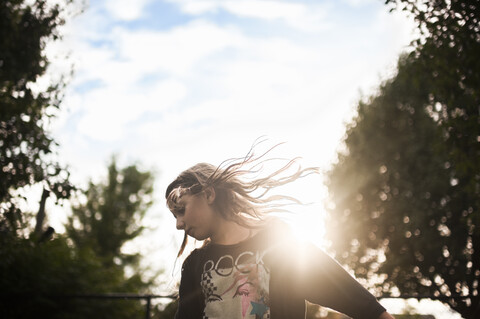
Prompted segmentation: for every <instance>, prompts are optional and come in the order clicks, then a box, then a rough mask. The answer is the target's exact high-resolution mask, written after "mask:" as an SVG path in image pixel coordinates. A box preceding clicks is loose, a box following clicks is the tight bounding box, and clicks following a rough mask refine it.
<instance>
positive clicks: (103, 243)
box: [66, 158, 153, 267]
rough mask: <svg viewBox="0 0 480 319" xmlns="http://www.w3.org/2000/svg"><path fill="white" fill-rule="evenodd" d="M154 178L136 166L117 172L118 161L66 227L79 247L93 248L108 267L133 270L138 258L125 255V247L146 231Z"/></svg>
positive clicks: (92, 188)
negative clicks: (122, 267) (144, 220)
mask: <svg viewBox="0 0 480 319" xmlns="http://www.w3.org/2000/svg"><path fill="white" fill-rule="evenodd" d="M152 192H153V176H152V174H151V173H150V172H148V171H147V172H141V171H139V170H138V168H137V167H136V166H135V165H131V166H128V167H125V168H123V169H120V170H119V169H118V168H117V164H116V160H115V158H113V159H112V161H111V163H110V164H109V166H108V177H107V181H106V182H104V183H98V184H94V183H92V182H90V185H89V187H88V190H87V191H86V194H85V195H86V203H83V204H78V205H76V206H73V208H72V216H71V217H69V219H68V223H67V225H66V230H67V234H68V236H69V237H70V238H71V239H72V240H73V242H74V243H75V245H76V246H77V247H86V246H89V247H92V248H93V249H94V251H95V252H96V253H97V255H98V256H99V257H100V258H102V260H103V262H104V264H105V266H107V267H110V266H113V265H115V264H117V265H121V266H126V265H132V266H134V265H135V264H136V262H137V261H138V257H139V256H138V254H134V255H131V254H130V255H129V254H125V253H122V251H121V248H122V246H123V244H124V243H125V242H127V241H129V240H132V239H134V238H135V237H137V236H138V235H140V233H141V232H142V231H143V229H144V227H143V226H141V220H142V218H143V216H144V215H145V212H146V211H147V209H148V208H149V207H150V205H151V204H152V199H151V195H152Z"/></svg>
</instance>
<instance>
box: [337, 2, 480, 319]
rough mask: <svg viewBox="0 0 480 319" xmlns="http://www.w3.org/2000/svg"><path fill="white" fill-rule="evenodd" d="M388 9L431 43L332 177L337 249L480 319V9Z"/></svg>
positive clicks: (407, 63) (418, 51)
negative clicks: (409, 19) (406, 16)
mask: <svg viewBox="0 0 480 319" xmlns="http://www.w3.org/2000/svg"><path fill="white" fill-rule="evenodd" d="M385 2H386V4H388V5H390V6H391V8H392V10H393V9H401V10H404V11H407V12H409V13H410V14H411V15H412V16H413V18H414V19H415V21H416V22H417V26H418V30H420V32H421V36H420V37H419V38H418V39H417V40H416V41H414V42H413V46H414V50H413V52H412V53H411V54H409V55H408V56H406V57H403V58H401V59H400V63H399V69H398V74H397V76H396V77H394V78H392V79H391V80H389V81H387V82H386V83H384V84H383V85H382V86H381V87H380V89H379V92H378V93H377V94H376V95H374V96H372V97H371V98H370V100H368V101H366V102H360V103H359V106H358V115H357V116H356V118H355V119H354V120H353V121H352V123H351V124H350V125H349V127H348V129H347V134H346V137H345V146H346V148H345V152H343V153H342V154H339V160H338V162H337V163H336V164H335V165H334V167H333V168H332V170H331V171H330V173H329V190H330V194H331V199H332V204H333V205H332V206H336V208H335V209H331V210H330V213H331V220H330V226H329V232H330V233H331V238H332V239H333V240H332V248H333V249H334V250H335V251H336V252H337V257H338V258H339V259H340V260H342V261H344V262H345V263H347V264H348V265H349V266H350V267H352V269H354V270H355V272H356V274H357V276H363V277H370V278H371V276H372V275H373V273H374V272H377V273H378V274H380V277H381V278H377V279H383V286H381V287H379V288H378V290H379V291H389V290H391V288H392V287H396V288H398V289H399V290H400V292H402V293H406V294H413V295H422V294H425V295H432V296H436V297H442V296H443V297H446V298H448V297H450V298H449V299H448V303H449V304H450V306H451V307H452V308H454V309H455V310H457V311H458V312H460V313H461V314H462V315H463V316H464V317H465V318H475V317H476V316H478V314H479V313H480V305H479V303H480V300H479V297H478V282H479V280H480V264H479V263H480V231H479V230H478V225H479V224H480V162H479V161H478V158H479V156H480V143H479V142H480V138H479V136H480V110H479V108H478V106H479V105H480V98H479V92H480V61H479V59H478V58H477V57H478V56H479V55H480V24H479V17H480V12H479V10H480V9H479V5H480V4H479V3H478V1H458V0H452V1H442V0H428V1H422V2H418V1H414V0H396V1H393V0H386V1H385ZM342 223H343V224H342ZM379 252H380V253H379ZM382 252H383V253H384V255H385V256H383V254H382ZM455 295H456V296H463V297H464V298H453V296H455Z"/></svg>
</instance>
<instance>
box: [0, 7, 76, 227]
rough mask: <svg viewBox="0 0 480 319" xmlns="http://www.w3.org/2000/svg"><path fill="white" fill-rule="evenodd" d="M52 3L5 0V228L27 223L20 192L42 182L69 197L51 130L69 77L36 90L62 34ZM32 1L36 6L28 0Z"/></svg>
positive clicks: (0, 190) (1, 14) (1, 217)
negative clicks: (49, 49)
mask: <svg viewBox="0 0 480 319" xmlns="http://www.w3.org/2000/svg"><path fill="white" fill-rule="evenodd" d="M46 2H47V1H34V2H31V1H23V0H3V1H0V105H1V111H0V167H1V169H0V230H3V231H6V230H7V229H9V230H13V231H15V230H16V229H18V228H19V227H21V225H20V224H21V220H22V216H21V211H20V210H19V208H18V207H17V206H18V205H16V202H17V201H18V198H16V196H15V195H14V191H15V190H16V189H18V188H21V187H24V186H27V185H32V184H35V183H39V182H42V183H43V184H44V187H46V188H48V189H49V190H51V191H53V192H54V193H55V194H56V195H57V198H67V197H68V196H69V195H70V192H71V190H72V186H71V185H70V184H69V182H68V173H67V172H66V171H65V170H63V169H62V168H61V167H60V165H59V164H58V163H57V162H55V161H53V160H52V159H51V156H50V157H49V155H51V153H52V151H53V149H54V146H55V142H54V141H53V139H52V138H51V137H50V136H49V133H48V131H47V130H46V127H47V124H48V121H49V120H50V119H51V117H52V114H53V113H54V110H55V109H57V108H58V106H59V103H60V100H61V92H62V89H63V86H64V84H65V83H64V81H63V80H60V81H58V82H57V83H53V84H51V85H50V87H49V88H47V89H46V90H44V91H42V92H37V91H35V90H34V89H33V87H34V86H35V84H36V83H37V80H38V78H39V77H40V76H42V75H44V74H45V72H46V70H47V67H48V60H47V58H46V56H45V53H44V48H45V44H46V42H47V41H49V40H55V39H57V38H58V37H59V35H58V33H57V28H58V26H60V25H62V24H63V20H62V19H61V13H62V9H61V6H60V5H53V6H52V5H47V4H46ZM27 3H31V4H27Z"/></svg>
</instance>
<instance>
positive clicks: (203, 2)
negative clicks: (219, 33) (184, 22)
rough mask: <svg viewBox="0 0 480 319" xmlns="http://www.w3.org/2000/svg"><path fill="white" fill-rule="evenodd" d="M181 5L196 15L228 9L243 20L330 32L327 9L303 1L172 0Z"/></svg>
mask: <svg viewBox="0 0 480 319" xmlns="http://www.w3.org/2000/svg"><path fill="white" fill-rule="evenodd" d="M170 1H172V2H175V3H177V4H178V5H179V6H180V8H181V10H182V11H183V12H185V13H188V14H192V15H202V14H205V13H209V12H218V11H219V10H225V11H227V12H229V13H231V14H233V15H237V16H240V17H247V18H254V19H261V20H267V21H273V20H278V21H283V22H284V23H286V24H287V25H288V26H290V27H293V28H295V29H299V30H301V31H304V32H316V31H323V30H325V29H328V27H329V26H328V24H326V22H325V18H326V16H327V10H326V7H325V6H322V5H319V4H315V5H307V4H304V3H301V2H283V1H273V0H242V1H238V0H231V1H226V0H216V1H214V0H170Z"/></svg>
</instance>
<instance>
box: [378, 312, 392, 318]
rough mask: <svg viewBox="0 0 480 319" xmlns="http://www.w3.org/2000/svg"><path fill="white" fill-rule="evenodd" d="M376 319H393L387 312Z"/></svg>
mask: <svg viewBox="0 0 480 319" xmlns="http://www.w3.org/2000/svg"><path fill="white" fill-rule="evenodd" d="M378 319H395V318H394V317H393V316H392V315H391V314H389V313H388V312H386V311H385V312H382V314H381V315H380V317H378Z"/></svg>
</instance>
